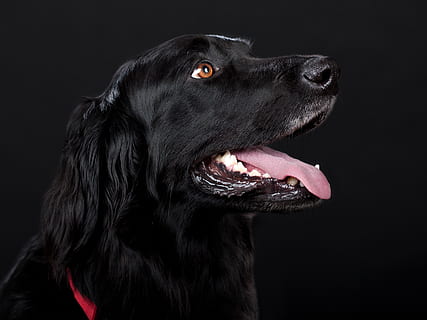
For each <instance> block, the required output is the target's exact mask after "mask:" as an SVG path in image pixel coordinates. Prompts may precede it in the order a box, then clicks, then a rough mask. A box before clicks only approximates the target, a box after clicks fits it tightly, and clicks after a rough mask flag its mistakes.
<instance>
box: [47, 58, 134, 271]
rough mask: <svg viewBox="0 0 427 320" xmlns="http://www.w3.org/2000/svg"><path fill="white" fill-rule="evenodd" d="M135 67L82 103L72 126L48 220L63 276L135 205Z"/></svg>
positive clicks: (55, 263)
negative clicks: (131, 85) (131, 79)
mask: <svg viewBox="0 0 427 320" xmlns="http://www.w3.org/2000/svg"><path fill="white" fill-rule="evenodd" d="M134 66H135V63H134V62H129V63H126V64H125V65H123V66H122V67H120V68H119V70H118V71H117V72H116V74H115V75H114V77H113V79H112V81H111V83H110V85H109V87H108V88H107V90H106V91H105V92H104V93H103V94H102V95H101V96H99V97H96V98H92V99H87V100H86V101H85V102H83V103H82V104H80V105H79V106H78V107H77V108H76V109H75V111H74V112H73V114H72V116H71V119H70V121H69V123H68V126H67V134H66V141H65V146H64V148H63V151H62V154H61V159H60V165H59V171H58V173H57V176H56V178H55V179H54V181H53V183H52V186H51V188H50V190H49V191H48V192H47V194H46V197H45V201H44V205H43V219H42V234H43V238H44V242H45V249H46V254H47V256H48V259H49V261H50V264H51V265H52V267H53V272H54V275H55V276H56V277H57V278H61V277H62V276H64V275H65V272H66V268H68V267H71V266H73V265H76V264H79V263H81V262H82V261H86V259H88V257H89V255H90V254H91V253H90V252H91V249H93V248H94V246H96V245H97V244H95V243H93V241H94V239H98V238H100V237H99V233H100V232H103V231H102V230H104V229H105V228H113V227H114V225H115V224H116V223H117V221H118V220H120V216H121V215H122V214H124V212H125V211H126V208H127V207H129V205H130V202H131V201H132V189H133V188H134V187H135V183H136V178H135V177H136V176H137V171H138V168H139V167H140V165H139V161H140V155H139V154H138V153H137V144H138V143H139V142H138V141H139V137H138V128H137V125H136V124H135V123H134V122H135V120H134V117H133V116H132V114H131V110H130V108H129V106H128V99H127V97H126V94H125V92H126V90H127V84H126V78H127V77H128V76H129V74H130V73H131V72H132V70H133V68H134ZM97 233H98V236H96V235H97Z"/></svg>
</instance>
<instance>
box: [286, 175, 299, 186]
mask: <svg viewBox="0 0 427 320" xmlns="http://www.w3.org/2000/svg"><path fill="white" fill-rule="evenodd" d="M298 182H299V181H298V179H297V178H294V177H287V178H286V183H287V184H290V185H291V186H296V185H297V184H298Z"/></svg>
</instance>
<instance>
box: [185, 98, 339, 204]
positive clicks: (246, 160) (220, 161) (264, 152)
mask: <svg viewBox="0 0 427 320" xmlns="http://www.w3.org/2000/svg"><path fill="white" fill-rule="evenodd" d="M331 107H332V104H331V105H329V106H328V108H326V111H323V112H318V113H316V114H314V115H312V116H311V117H306V118H305V120H304V121H303V123H302V124H301V123H300V124H299V125H298V126H295V127H294V128H292V130H289V132H290V133H288V134H285V135H281V136H280V137H279V138H283V137H287V136H296V135H300V134H303V133H305V132H307V131H310V130H312V129H314V128H315V127H317V126H318V125H320V124H321V123H322V122H323V121H324V120H325V119H326V118H327V115H328V114H329V112H330V109H331ZM274 140H277V139H271V140H270V141H268V142H266V144H268V143H270V142H274ZM191 178H192V181H193V183H194V184H195V185H196V186H197V188H198V189H200V190H201V191H202V192H203V193H204V194H207V195H209V196H214V197H217V198H218V197H219V198H222V199H223V200H224V201H225V202H226V203H227V205H229V206H230V207H232V208H234V209H241V210H246V211H260V212H289V211H295V210H300V209H304V208H307V207H313V206H316V205H318V204H319V203H321V202H322V200H325V199H329V198H330V186H329V183H328V181H327V179H326V177H325V176H324V175H323V173H321V171H320V170H319V167H318V166H317V165H316V166H311V165H309V164H306V163H303V162H302V161H299V160H297V159H294V158H292V157H290V156H288V155H287V154H284V153H281V152H279V151H276V150H273V149H270V148H268V147H265V146H263V145H257V146H253V147H250V148H246V149H239V148H235V149H232V150H227V151H222V152H219V153H215V154H213V155H210V156H207V157H205V158H204V159H203V160H201V161H198V162H196V163H195V164H194V165H193V167H192V169H191Z"/></svg>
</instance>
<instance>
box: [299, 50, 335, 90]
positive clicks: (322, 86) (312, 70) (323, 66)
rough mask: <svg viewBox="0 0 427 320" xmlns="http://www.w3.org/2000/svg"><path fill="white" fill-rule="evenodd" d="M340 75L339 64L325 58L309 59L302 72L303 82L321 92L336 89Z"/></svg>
mask: <svg viewBox="0 0 427 320" xmlns="http://www.w3.org/2000/svg"><path fill="white" fill-rule="evenodd" d="M339 73H340V72H339V67H338V65H337V63H336V62H335V61H334V60H332V59H330V58H328V57H323V56H316V57H312V58H310V59H308V60H307V61H306V62H305V63H304V64H303V65H302V70H301V75H302V81H303V82H305V83H306V84H308V85H309V86H311V87H312V88H314V89H319V90H331V89H336V88H337V83H338V77H339Z"/></svg>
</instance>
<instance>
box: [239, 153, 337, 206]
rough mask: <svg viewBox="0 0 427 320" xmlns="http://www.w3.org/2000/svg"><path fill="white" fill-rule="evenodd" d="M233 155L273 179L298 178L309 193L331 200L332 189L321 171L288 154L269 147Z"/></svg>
mask: <svg viewBox="0 0 427 320" xmlns="http://www.w3.org/2000/svg"><path fill="white" fill-rule="evenodd" d="M233 154H234V155H235V156H236V157H237V159H239V160H240V161H243V162H246V163H248V164H250V165H252V166H254V167H258V168H260V169H261V170H263V171H264V172H268V173H269V174H270V175H271V176H272V177H273V178H276V179H280V180H282V179H284V178H286V177H287V176H292V177H295V178H297V179H298V180H300V181H302V183H303V184H304V186H305V187H306V188H307V189H308V191H310V192H311V193H312V194H314V195H315V196H317V197H319V198H320V199H329V198H330V197H331V187H330V185H329V182H328V179H326V177H325V175H324V174H323V173H322V172H321V171H320V170H319V169H317V168H315V167H314V166H312V165H309V164H307V163H304V162H302V161H300V160H298V159H294V158H292V157H290V156H288V155H287V154H286V153H282V152H279V151H276V150H273V149H271V148H268V147H258V148H252V149H247V150H242V151H235V152H233Z"/></svg>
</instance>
